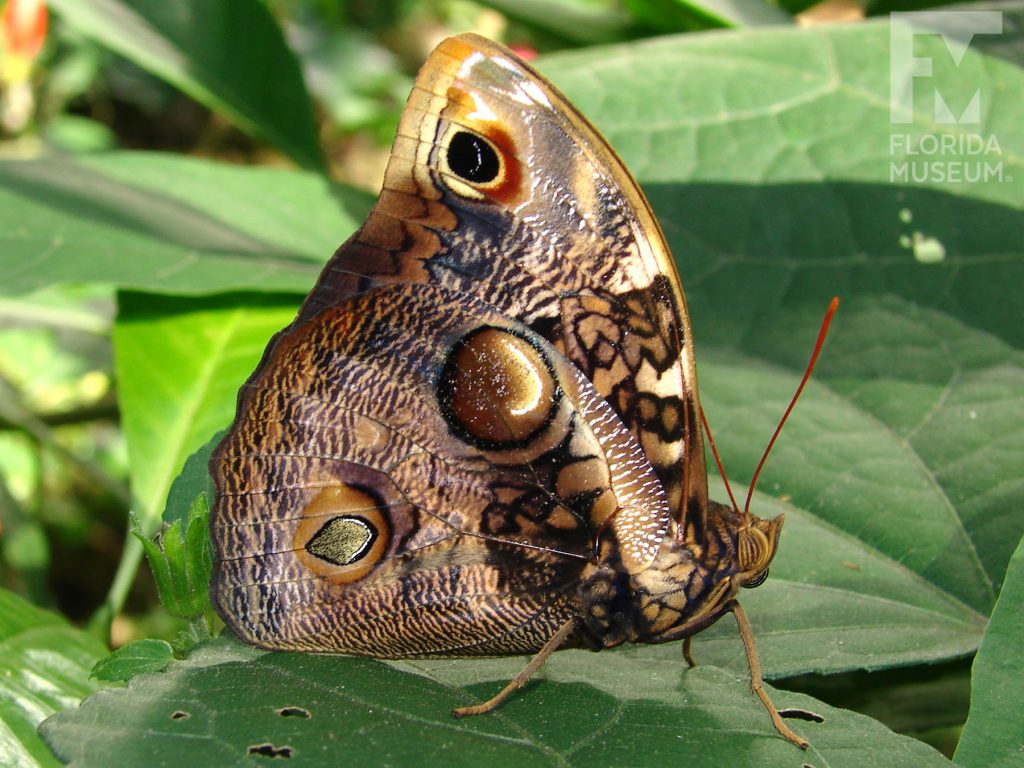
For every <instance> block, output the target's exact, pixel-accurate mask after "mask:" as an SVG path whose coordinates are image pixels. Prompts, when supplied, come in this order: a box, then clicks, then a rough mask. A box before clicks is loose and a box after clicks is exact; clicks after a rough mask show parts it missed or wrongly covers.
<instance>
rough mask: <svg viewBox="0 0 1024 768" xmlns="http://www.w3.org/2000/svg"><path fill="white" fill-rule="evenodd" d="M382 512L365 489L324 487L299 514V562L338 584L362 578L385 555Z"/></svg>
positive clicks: (387, 535)
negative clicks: (300, 518)
mask: <svg viewBox="0 0 1024 768" xmlns="http://www.w3.org/2000/svg"><path fill="white" fill-rule="evenodd" d="M384 509H385V504H384V502H383V501H382V500H381V499H380V498H378V497H377V495H376V494H375V493H374V492H373V491H371V490H370V489H368V488H362V487H358V486H354V485H334V486H331V487H329V488H325V489H324V490H322V491H320V493H318V494H317V495H316V496H315V497H313V500H312V501H310V502H309V504H307V505H306V506H305V508H304V509H303V510H302V520H301V521H300V522H299V524H298V526H297V527H296V529H295V549H296V551H297V552H298V555H299V560H301V561H302V563H303V564H304V565H305V566H306V567H307V568H309V569H310V570H311V571H313V572H314V573H315V574H317V575H318V576H322V577H323V578H326V579H328V580H330V581H332V582H334V583H336V584H347V583H348V582H351V581H356V580H357V579H361V578H363V577H364V576H365V575H366V574H368V573H369V572H370V571H371V570H373V567H374V566H375V565H377V563H378V562H379V561H380V559H381V558H382V557H383V556H384V553H385V552H386V551H387V545H388V539H389V538H390V535H391V532H390V527H389V525H388V521H387V519H386V517H385V515H384V512H383V510H384Z"/></svg>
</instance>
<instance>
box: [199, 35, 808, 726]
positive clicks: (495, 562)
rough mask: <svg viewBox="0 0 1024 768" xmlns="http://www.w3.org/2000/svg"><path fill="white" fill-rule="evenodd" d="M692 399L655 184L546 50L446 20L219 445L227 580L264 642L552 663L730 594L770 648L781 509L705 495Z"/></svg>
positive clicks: (245, 629) (217, 596) (728, 600)
mask: <svg viewBox="0 0 1024 768" xmlns="http://www.w3.org/2000/svg"><path fill="white" fill-rule="evenodd" d="M699 418H700V405H699V399H698V395H697V384H696V371H695V366H694V358H693V349H692V343H691V333H690V324H689V319H688V316H687V313H686V306H685V301H684V298H683V293H682V290H681V287H680V284H679V279H678V277H677V275H676V272H675V267H674V265H673V263H672V260H671V257H670V255H669V252H668V249H667V247H666V245H665V242H664V238H663V236H662V233H661V230H660V228H659V227H658V224H657V222H656V221H655V219H654V216H653V215H652V213H651V211H650V208H649V206H648V204H647V202H646V200H645V199H644V197H643V195H642V194H641V192H640V190H639V188H638V187H637V185H636V182H635V181H633V179H632V178H631V177H630V175H629V174H628V172H627V171H626V170H625V168H624V167H623V165H622V163H621V161H619V159H618V158H617V157H616V156H615V154H614V153H613V152H612V150H611V149H610V148H609V147H608V145H607V144H606V143H605V142H604V140H603V139H601V137H600V136H599V135H598V134H597V133H596V131H594V129H593V128H592V127H590V125H589V124H587V122H586V121H585V120H584V119H583V118H582V117H581V116H580V115H579V114H578V113H577V112H576V111H575V109H573V107H572V106H571V105H570V104H569V103H568V102H567V101H566V100H565V98H564V97H563V96H561V94H559V93H558V92H557V91H556V90H555V89H554V87H553V86H551V85H550V84H548V83H547V81H545V80H544V78H543V77H541V76H540V75H539V74H537V73H536V72H534V71H533V70H532V69H531V68H530V67H529V66H528V65H527V64H525V63H524V62H522V61H520V60H519V59H518V58H516V57H515V56H514V55H513V54H512V53H510V52H509V51H508V50H506V49H504V48H502V47H501V46H497V45H495V44H493V43H491V42H489V41H487V40H484V39H483V38H480V37H477V36H474V35H462V36H459V37H455V38H451V39H449V40H446V41H444V42H443V43H442V44H441V45H440V46H439V47H438V48H437V50H435V52H434V53H433V54H432V55H431V57H430V58H429V60H428V61H427V63H426V64H425V65H424V67H423V69H422V70H421V71H420V74H419V76H418V77H417V79H416V83H415V86H414V89H413V92H412V95H411V96H410V98H409V102H408V104H407V105H406V108H405V111H404V112H403V115H402V119H401V122H400V125H399V129H398V136H397V138H396V139H395V143H394V146H393V149H392V154H391V159H390V162H389V165H388V169H387V172H386V174H385V179H384V186H383V191H382V192H381V195H380V198H379V199H378V201H377V204H376V206H375V207H374V209H373V210H372V212H371V213H370V215H369V217H368V218H367V220H366V222H365V223H364V224H363V226H362V227H361V228H360V229H359V231H358V232H356V234H355V235H353V237H352V238H351V239H350V240H349V241H348V242H346V243H345V244H344V245H342V246H341V248H340V249H339V250H338V252H337V253H336V254H335V255H334V257H333V258H332V259H331V260H330V262H329V263H328V264H327V266H326V267H325V268H324V271H323V272H322V274H321V276H320V279H319V281H318V282H317V284H316V286H315V288H314V289H313V290H312V292H311V293H310V295H309V297H308V298H307V299H306V301H305V302H304V304H303V306H302V307H301V309H300V311H299V313H298V316H297V318H296V320H295V321H294V322H293V323H292V325H290V326H289V327H288V328H286V329H284V330H283V331H281V333H279V334H278V335H277V336H275V338H274V339H273V340H272V341H271V343H270V345H269V346H268V348H267V350H266V352H265V353H264V357H263V360H262V361H261V363H260V365H259V367H258V368H257V370H256V371H255V372H254V373H253V375H252V377H251V378H250V379H249V381H248V382H247V383H246V384H245V386H244V387H243V388H242V390H241V391H240V393H239V399H238V412H237V415H236V419H235V422H234V424H233V425H232V427H231V429H230V430H229V432H228V434H227V436H226V437H225V439H224V440H223V442H222V443H221V444H220V446H218V448H217V450H216V451H215V452H214V455H213V457H212V459H211V464H210V467H211V473H212V475H213V477H214V482H215V486H216V492H217V498H216V501H215V504H214V508H213V510H212V514H211V534H212V538H213V541H214V548H215V557H214V575H213V582H212V595H213V599H214V604H215V605H216V606H217V609H218V611H219V613H220V614H221V616H222V617H223V618H224V620H225V621H226V623H228V624H229V625H230V626H231V627H232V628H233V629H234V630H235V631H236V632H237V633H238V634H239V635H240V636H241V637H243V638H245V639H247V640H249V641H251V642H254V643H256V644H258V645H261V646H264V647H269V648H281V649H298V650H313V651H341V652H347V653H361V654H366V655H371V656H385V657H387V656H391V657H396V656H433V655H442V656H477V655H493V654H511V653H521V652H528V651H540V653H539V654H538V657H537V659H538V662H539V660H542V659H543V658H544V657H545V656H546V654H548V653H550V652H552V651H553V650H555V649H556V648H558V647H560V646H562V645H569V644H586V645H589V646H590V647H592V648H594V649H601V648H607V647H612V646H615V645H618V644H620V643H622V642H626V641H630V642H666V641H669V640H674V639H679V638H688V637H690V636H691V635H693V634H694V633H696V632H699V631H700V630H702V629H704V628H705V627H707V626H709V625H710V624H711V623H713V622H714V621H716V620H717V619H718V618H719V617H720V616H722V615H723V614H724V613H727V612H730V611H732V612H733V613H734V615H735V616H736V618H737V621H738V622H739V624H740V629H741V637H742V638H743V640H744V644H745V647H746V650H747V654H748V658H750V659H752V660H756V651H755V650H754V647H753V640H752V636H751V634H750V630H749V624H747V623H746V619H745V618H744V614H743V613H742V609H740V607H739V605H738V603H737V602H736V599H735V596H736V594H737V592H738V590H739V588H740V587H741V586H754V585H756V584H758V583H760V581H761V580H763V577H764V575H765V574H766V572H767V566H768V563H769V562H770V561H771V559H772V557H773V556H774V553H775V550H776V546H777V542H778V536H779V531H780V529H781V523H782V520H781V518H777V519H776V520H772V521H765V520H760V519H758V518H756V517H754V516H753V515H749V514H746V513H740V512H738V511H735V510H733V509H731V508H728V507H725V506H723V505H720V504H717V503H715V502H711V501H709V500H708V497H707V472H706V467H705V462H704V452H703V444H702V440H701V435H700V425H699ZM535 668H536V664H531V665H530V666H529V667H527V669H526V670H525V671H524V672H527V673H528V672H529V671H530V670H532V669H535ZM756 670H757V666H756V662H755V661H752V663H751V671H752V682H753V687H754V690H755V691H756V692H758V693H759V695H760V696H761V698H762V701H764V702H765V705H766V706H767V707H768V709H769V712H770V713H771V715H772V718H773V722H774V723H775V725H776V728H777V729H778V730H779V732H780V733H782V734H783V735H784V736H785V737H786V738H788V739H790V740H791V741H793V742H794V743H799V744H803V743H804V742H802V741H801V740H800V739H799V737H797V736H795V735H794V734H793V733H792V732H791V731H789V730H788V728H787V727H786V726H785V725H784V724H782V723H781V720H779V716H778V713H776V712H775V710H774V708H772V707H771V706H770V703H769V702H768V699H767V695H766V694H764V691H763V690H762V689H761V687H760V676H759V672H757V671H756ZM516 682H517V681H514V682H513V684H512V686H511V687H514V685H515V684H516ZM518 682H521V681H518ZM511 687H510V688H507V689H506V691H505V692H503V693H502V694H500V695H499V697H496V698H495V699H494V700H492V701H491V702H490V703H488V704H487V705H484V706H483V707H480V708H476V709H472V710H471V711H473V712H479V711H485V710H487V709H489V708H490V707H492V706H494V705H495V704H496V702H497V701H498V700H500V697H501V696H503V695H505V693H507V692H508V690H511Z"/></svg>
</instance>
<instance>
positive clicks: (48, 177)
mask: <svg viewBox="0 0 1024 768" xmlns="http://www.w3.org/2000/svg"><path fill="white" fill-rule="evenodd" d="M371 202H372V198H370V197H369V196H368V195H366V194H364V193H360V192H356V191H355V190H352V189H346V188H341V187H335V186H331V185H330V184H329V183H328V182H326V181H325V180H324V179H323V178H322V177H321V176H318V175H316V174H312V173H296V172H286V171H281V170H278V169H270V168H238V167H232V166H225V165H218V164H216V163H211V162H207V161H202V160H195V159H189V158H183V157H175V156H171V155H161V154H154V153H146V152H123V153H112V154H106V155H89V156H82V157H77V158H73V159H69V158H60V159H48V160H36V161H21V162H11V161H0V233H2V234H0V238H2V243H3V249H2V254H3V255H2V256H0V292H2V293H20V292H23V291H29V290H33V289H35V288H39V287H42V286H46V285H50V284H53V283H68V282H84V281H90V282H103V283H113V284H116V285H119V286H122V287H128V288H138V289H144V290H152V291H160V292H169V293H213V292H217V291H225V290H233V289H243V288H246V289H252V290H257V291H260V290H262V291H296V292H299V293H303V292H305V291H307V290H308V289H309V286H310V285H311V284H312V282H313V280H314V279H315V278H316V273H317V271H318V269H319V266H320V265H321V264H322V263H323V262H324V261H325V260H326V258H327V256H329V255H330V254H331V252H332V251H333V250H334V249H335V248H336V247H337V246H338V245H339V244H340V243H341V242H342V241H343V240H344V239H345V238H346V237H347V236H348V235H349V234H351V232H352V230H353V229H355V227H356V225H357V224H358V223H359V222H361V221H362V220H363V218H364V216H365V214H366V212H367V211H368V210H369V206H370V203H371Z"/></svg>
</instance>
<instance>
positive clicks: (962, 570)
mask: <svg viewBox="0 0 1024 768" xmlns="http://www.w3.org/2000/svg"><path fill="white" fill-rule="evenodd" d="M1004 7H1005V8H1006V14H1007V18H1006V24H1007V25H1008V28H1012V26H1013V24H1014V23H1016V22H1015V20H1019V19H1020V6H1019V5H1014V6H1004ZM889 33H890V30H889V26H888V25H887V24H881V23H867V24H860V25H856V26H850V27H836V28H832V29H827V30H818V31H807V30H759V31H751V32H740V33H729V34H707V35H698V36H691V37H687V38H665V39H660V40H656V41H651V42H647V43H644V44H642V45H634V46H621V47H615V48H605V49H602V50H600V51H598V50H593V49H592V50H590V51H584V52H579V53H574V54H573V55H571V56H570V55H566V56H560V57H558V58H551V59H549V60H546V61H545V62H542V65H543V69H544V71H545V72H546V73H548V74H549V75H550V76H551V77H552V78H553V79H554V81H555V82H556V83H558V84H559V85H561V86H562V87H563V88H564V89H565V91H566V92H567V94H568V95H569V96H570V98H572V99H573V100H574V102H575V103H576V104H577V106H579V107H580V109H581V110H582V111H583V112H584V113H585V114H588V115H590V116H591V117H592V118H593V119H594V121H595V122H596V123H597V125H598V126H599V128H601V129H602V130H603V131H604V132H605V133H606V135H607V136H608V137H609V139H610V140H611V142H612V143H613V144H614V145H615V147H616V148H617V149H618V150H619V151H620V152H621V154H622V155H623V157H624V159H625V160H626V162H627V164H628V165H629V166H630V167H631V168H632V169H633V171H634V172H635V173H636V174H637V176H638V177H639V179H640V180H641V182H642V183H643V185H644V188H645V190H646V191H647V192H648V194H649V196H650V198H651V201H652V204H653V205H654V207H655V209H656V212H657V213H658V215H659V218H660V219H661V222H662V224H663V226H664V228H665V230H666V234H667V235H668V237H669V240H670V241H671V244H672V246H673V249H674V252H675V254H676V256H677V259H678V261H679V265H680V272H681V274H682V277H683V282H684V284H685V285H686V288H687V295H688V298H689V307H690V311H691V314H692V317H693V324H694V333H695V337H696V340H697V341H696V344H697V353H698V360H699V361H705V360H708V359H709V358H710V359H711V360H716V359H718V360H721V359H728V360H730V361H731V362H730V364H729V366H728V367H729V369H730V370H729V371H728V372H727V374H726V375H718V374H717V373H716V371H715V370H714V367H713V366H709V365H704V366H703V368H702V393H703V395H704V403H705V406H706V408H707V411H708V413H709V416H710V419H711V424H712V426H713V427H715V428H717V431H718V440H719V445H720V447H722V448H723V454H724V458H725V460H726V467H727V469H729V470H730V471H731V472H732V473H733V474H734V475H736V476H737V478H749V476H750V473H751V472H752V470H753V467H754V464H755V463H756V460H757V456H758V454H759V452H760V449H761V446H762V445H763V444H764V442H765V441H766V439H767V436H768V435H769V434H770V431H771V422H772V421H773V420H774V419H775V418H777V416H776V414H778V413H780V412H781V406H782V403H783V400H784V395H783V392H784V391H785V390H786V389H788V390H789V391H792V390H793V389H795V385H796V381H797V376H798V373H799V371H800V370H801V369H802V367H803V364H804V361H805V360H806V358H807V356H808V355H809V352H810V348H811V345H812V343H813V337H814V333H815V331H816V329H817V318H818V317H819V316H820V314H821V312H822V311H823V310H824V307H825V305H826V304H827V302H828V300H829V298H831V296H832V295H833V294H839V295H841V296H842V297H843V299H844V304H845V305H844V307H843V308H841V309H840V316H839V318H838V319H837V321H836V327H835V330H834V332H833V338H832V339H831V340H830V342H829V344H828V346H827V348H826V351H825V358H824V362H823V363H822V365H821V367H820V369H819V373H818V374H817V376H818V382H819V384H824V385H826V386H827V387H828V388H829V390H830V394H831V396H832V397H831V399H830V398H829V397H828V395H824V394H823V397H825V398H826V399H825V401H824V402H823V405H822V408H821V412H820V413H814V412H813V411H812V406H811V404H810V403H809V402H808V403H804V404H801V406H800V407H799V408H798V411H797V416H796V417H795V420H794V421H793V422H791V424H790V427H789V428H788V434H787V435H786V437H784V442H783V444H782V446H781V447H780V449H779V451H778V453H777V455H776V456H774V457H773V458H772V460H771V461H770V463H769V467H768V470H767V473H766V475H765V477H764V486H763V487H765V488H771V489H773V493H776V494H783V495H786V496H789V497H791V498H792V501H793V502H794V503H795V504H797V505H798V506H800V507H802V508H806V509H807V510H809V511H810V512H811V513H812V514H814V515H815V516H817V517H819V518H821V519H822V520H824V521H827V523H829V524H830V525H833V526H836V527H837V528H839V529H840V530H843V531H846V532H848V533H851V534H853V535H854V536H856V537H858V538H861V539H863V540H864V541H865V542H866V543H867V544H869V545H870V546H872V547H874V548H877V549H878V550H880V551H881V552H884V553H885V554H887V555H888V556H890V557H892V558H893V559H894V560H895V561H897V562H900V563H902V564H904V565H905V566H906V567H908V568H910V569H911V570H912V571H914V572H916V573H918V574H919V575H921V576H923V577H924V578H925V579H927V580H928V581H930V582H932V583H934V584H936V585H938V586H940V587H941V588H942V589H944V590H946V591H948V592H949V593H950V594H952V595H955V596H956V597H957V598H959V599H960V600H961V601H963V602H964V603H966V604H967V605H969V606H971V607H972V608H973V609H974V610H976V611H979V612H981V613H987V612H988V611H989V610H990V609H991V606H992V602H993V599H994V595H995V593H996V591H997V589H998V585H999V583H1000V581H1001V579H1002V573H1003V571H1004V570H1005V567H1006V562H1007V561H1008V559H1009V557H1010V554H1011V552H1012V551H1013V547H1014V546H1015V544H1016V542H1017V541H1018V540H1019V539H1020V537H1021V534H1022V532H1024V517H1022V516H1020V515H1019V514H1016V513H1015V510H1018V509H1019V508H1020V507H1021V506H1022V504H1024V481H1022V480H1021V479H1020V477H1019V472H1018V471H1017V470H1016V469H1015V464H1016V461H1017V460H1016V458H1015V457H1019V456H1020V455H1021V452H1022V450H1024V404H1022V403H1021V401H1020V398H1019V396H1018V393H1019V392H1020V391H1021V390H1022V385H1024V365H1022V357H1021V353H1020V347H1021V344H1022V342H1024V324H1021V323H1020V322H1019V318H1020V317H1021V316H1022V315H1024V294H1022V293H1021V292H1020V291H1019V290H1015V289H1010V286H1017V285H1020V284H1022V283H1024V253H1022V244H1024V240H1022V238H1021V233H1022V232H1024V159H1022V158H1024V102H1021V100H1019V99H1014V98H1012V97H1010V96H1008V94H1011V93H1016V92H1019V91H1021V90H1022V89H1024V72H1022V70H1021V68H1020V66H1018V65H1017V64H1015V63H1013V62H1012V61H1008V60H1006V59H1004V58H999V57H996V56H989V55H987V54H986V53H985V52H984V50H982V49H981V48H978V47H977V45H975V46H974V47H971V48H968V49H967V52H966V54H965V56H964V58H963V60H962V61H961V63H960V66H959V68H958V69H955V70H954V69H952V67H953V65H952V63H951V60H950V58H949V53H948V51H947V49H946V47H945V44H944V42H943V41H942V39H941V38H939V37H938V36H936V35H922V36H918V37H917V38H916V40H915V48H914V55H915V56H917V57H920V58H924V59H928V58H931V59H932V61H933V62H934V64H935V73H936V74H935V77H934V78H933V79H931V80H929V79H924V80H923V81H922V80H919V81H917V82H916V83H915V90H914V94H915V101H914V102H913V108H912V109H902V108H901V109H898V110H897V113H896V116H895V117H896V118H897V119H898V120H909V121H910V122H891V120H892V119H893V116H892V115H890V93H889V91H890V72H889V64H890V58H889V53H890V51H889ZM936 88H939V89H940V90H941V93H942V95H943V97H944V98H945V99H946V100H947V102H948V103H949V104H950V106H951V108H952V109H953V110H954V112H957V113H959V112H960V111H961V110H962V109H963V107H964V106H965V105H966V104H967V103H968V101H969V100H970V98H971V97H972V96H973V94H974V93H975V92H976V91H978V92H980V94H981V96H982V103H983V105H985V106H984V109H983V111H982V122H981V123H980V124H972V125H950V124H946V123H939V122H937V121H936V120H935V119H934V117H933V116H932V115H933V104H934V91H935V90H936ZM992 136H994V137H995V140H994V144H993V143H992V142H991V141H990V140H989V138H988V137H992ZM934 137H937V138H935V141H946V143H947V144H948V143H950V142H951V144H952V146H953V148H954V152H953V154H950V155H945V156H941V157H939V158H938V162H940V163H946V162H947V161H948V163H950V164H952V163H973V162H975V161H977V160H978V159H979V158H980V160H981V161H984V162H988V163H990V164H993V165H994V166H997V167H998V168H999V169H1001V174H1002V176H1001V180H998V179H997V180H994V181H991V180H990V181H989V182H987V183H985V182H976V183H972V182H961V183H954V182H949V181H940V180H938V178H937V177H936V176H935V174H934V173H932V177H931V178H930V179H929V180H927V181H925V182H922V183H913V182H911V183H899V182H898V181H897V182H894V181H893V180H892V178H891V175H890V174H891V164H893V163H895V164H896V166H897V168H898V167H899V165H900V164H901V163H902V162H903V161H904V160H915V159H916V160H919V159H921V157H920V156H918V155H912V154H908V153H907V151H906V149H905V148H906V147H907V146H908V145H909V146H914V145H915V143H920V142H922V141H923V142H925V143H924V144H921V146H922V147H930V146H932V144H931V143H929V142H930V141H931V140H932V138H934ZM944 137H945V138H944ZM971 137H974V138H977V137H982V139H983V141H982V143H983V145H984V147H985V148H986V149H985V150H984V151H983V152H982V153H981V154H980V155H971V154H969V152H968V150H966V149H965V150H964V151H961V150H960V149H958V148H959V147H961V146H963V147H970V146H973V145H972V144H971V142H970V138H971ZM926 159H931V160H934V158H926ZM950 167H952V166H950ZM959 167H961V169H962V168H963V167H964V166H962V165H961V166H959ZM972 167H973V166H972ZM945 170H946V171H948V168H945ZM709 350H712V351H714V352H715V353H716V354H715V355H713V356H712V355H710V354H709ZM774 377H781V380H780V381H779V384H780V386H779V391H778V394H777V395H773V396H772V397H770V398H769V399H768V401H767V402H766V401H765V400H764V399H761V398H757V397H755V398H751V397H750V395H752V394H754V393H753V392H752V391H751V390H750V387H751V386H753V385H754V384H753V380H755V379H765V378H769V379H772V378H774ZM830 403H832V404H831V405H830ZM737 406H739V407H737ZM755 409H756V412H755ZM776 487H777V490H775V488H776Z"/></svg>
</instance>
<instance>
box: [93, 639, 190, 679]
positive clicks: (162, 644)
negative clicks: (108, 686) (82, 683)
mask: <svg viewBox="0 0 1024 768" xmlns="http://www.w3.org/2000/svg"><path fill="white" fill-rule="evenodd" d="M172 661H174V651H173V649H172V648H171V644H170V643H168V642H166V641H165V640H152V639H146V640H136V641H135V642H133V643H128V645H124V646H121V647H120V648H118V649H117V650H116V651H114V652H113V653H112V654H110V655H109V656H107V657H106V658H105V659H101V660H100V661H99V662H97V663H96V666H95V667H93V669H92V676H93V677H95V678H96V679H97V680H104V681H107V682H114V681H117V682H126V681H128V680H131V679H132V678H133V677H138V676H139V675H142V674H145V673H148V672H161V671H163V670H164V669H166V668H167V665H169V664H170V663H171V662H172Z"/></svg>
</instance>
